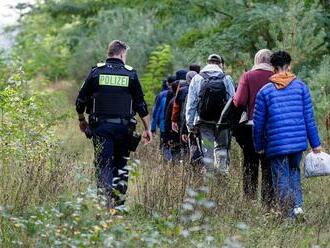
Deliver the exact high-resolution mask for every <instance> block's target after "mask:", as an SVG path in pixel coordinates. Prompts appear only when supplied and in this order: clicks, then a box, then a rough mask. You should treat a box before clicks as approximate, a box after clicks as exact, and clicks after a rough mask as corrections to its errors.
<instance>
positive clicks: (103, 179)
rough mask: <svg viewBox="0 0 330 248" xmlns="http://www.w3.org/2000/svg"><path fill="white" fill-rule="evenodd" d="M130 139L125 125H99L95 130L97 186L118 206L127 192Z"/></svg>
mask: <svg viewBox="0 0 330 248" xmlns="http://www.w3.org/2000/svg"><path fill="white" fill-rule="evenodd" d="M128 139H129V136H128V127H127V126H125V125H123V124H113V123H99V124H97V125H96V127H95V128H94V137H93V143H94V152H95V166H96V178H97V186H98V188H101V189H103V190H104V192H105V194H106V196H107V197H108V199H111V198H113V199H114V200H115V203H116V204H118V205H121V204H123V203H124V201H123V200H121V197H120V196H121V195H125V193H126V191H127V182H128V170H127V167H126V165H127V160H128V158H129V150H128V145H127V144H128ZM113 190H115V191H116V193H113ZM118 193H119V194H118Z"/></svg>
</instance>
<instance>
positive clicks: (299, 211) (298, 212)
mask: <svg viewBox="0 0 330 248" xmlns="http://www.w3.org/2000/svg"><path fill="white" fill-rule="evenodd" d="M293 214H294V215H295V216H296V217H297V216H301V215H303V214H304V210H302V208H294V209H293Z"/></svg>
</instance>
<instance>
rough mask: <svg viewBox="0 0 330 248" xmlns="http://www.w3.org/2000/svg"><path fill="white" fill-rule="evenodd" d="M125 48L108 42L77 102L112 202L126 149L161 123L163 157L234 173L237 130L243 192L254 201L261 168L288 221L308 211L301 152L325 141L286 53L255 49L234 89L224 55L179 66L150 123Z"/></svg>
mask: <svg viewBox="0 0 330 248" xmlns="http://www.w3.org/2000/svg"><path fill="white" fill-rule="evenodd" d="M128 49H129V47H128V46H127V44H126V43H125V42H122V41H119V40H114V41H112V42H110V44H109V46H108V51H107V59H106V62H104V63H99V64H98V65H97V66H95V67H93V68H92V70H91V71H90V73H89V75H88V76H87V78H86V80H85V82H84V84H83V86H82V87H81V89H80V91H79V94H78V97H77V100H76V111H77V113H78V119H79V127H80V130H81V131H82V132H84V133H85V134H86V136H87V137H89V138H91V139H92V140H93V144H94V149H95V166H96V178H97V185H98V187H99V188H100V190H101V192H102V193H103V194H104V195H105V197H106V199H107V207H108V208H113V207H118V206H122V205H123V204H124V202H125V194H126V191H127V182H128V176H129V170H128V168H127V160H128V158H129V154H130V152H131V151H135V149H136V147H137V146H138V144H139V141H140V139H141V138H143V139H144V141H145V143H147V144H148V143H151V141H152V138H153V135H152V133H155V132H156V129H157V127H158V128H159V131H160V149H161V151H162V154H163V157H164V159H165V160H167V161H172V162H173V163H176V162H178V161H180V160H183V159H185V158H188V160H189V161H190V163H191V164H193V165H195V167H202V168H203V171H209V172H211V173H214V174H216V175H218V174H225V175H226V174H228V172H229V164H230V156H229V154H230V144H231V139H232V136H234V137H235V138H236V141H237V142H238V144H239V145H240V146H241V148H242V150H243V155H244V161H243V187H244V195H245V197H246V198H247V199H256V198H257V186H258V171H259V164H260V165H261V174H262V175H261V176H262V185H261V192H262V202H263V203H264V204H265V205H266V206H268V207H272V206H274V204H275V203H278V204H279V206H280V209H281V210H282V212H283V214H284V215H285V216H288V217H290V218H295V217H296V216H298V215H300V214H302V213H303V210H302V189H301V180H300V162H301V159H302V153H303V151H304V150H306V149H307V146H308V144H307V141H309V143H310V145H311V147H312V149H313V152H315V153H319V152H320V151H321V142H320V139H319V136H318V130H317V127H316V123H315V120H314V114H313V107H312V101H311V96H310V92H309V89H308V86H307V85H306V84H305V83H304V82H302V81H301V80H300V79H298V78H297V77H296V76H295V75H294V74H293V73H292V72H291V56H290V55H289V54H288V53H287V52H285V51H278V52H274V53H272V52H271V51H270V50H267V49H263V50H260V51H258V52H257V54H256V55H255V60H254V66H253V68H252V69H251V70H249V71H247V72H244V73H243V75H242V76H241V78H240V81H239V84H238V87H237V89H236V92H235V84H234V81H233V79H232V78H231V76H230V75H228V74H226V73H225V70H224V68H225V61H224V58H223V57H222V56H220V55H218V54H211V55H210V56H209V57H208V58H207V65H205V66H204V67H203V68H201V67H200V66H199V65H197V64H192V65H190V66H189V70H185V69H181V70H178V71H177V72H176V73H175V75H174V76H169V77H168V78H167V79H166V80H164V81H163V88H162V91H161V92H160V93H159V94H158V95H157V97H156V100H155V106H154V108H153V113H152V122H151V125H150V121H149V112H148V107H147V104H146V102H145V100H144V95H143V90H142V87H141V84H140V81H139V79H138V76H137V73H136V71H135V70H134V69H133V68H132V67H130V66H128V65H126V63H125V62H126V56H127V51H128ZM85 113H87V114H88V120H86V119H85ZM135 113H138V114H139V116H140V118H141V120H142V123H143V127H144V132H143V135H142V137H141V136H139V135H138V134H137V133H136V132H135V126H136V123H137V122H136V119H135V118H134V116H135Z"/></svg>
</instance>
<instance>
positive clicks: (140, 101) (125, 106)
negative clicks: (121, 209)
mask: <svg viewBox="0 0 330 248" xmlns="http://www.w3.org/2000/svg"><path fill="white" fill-rule="evenodd" d="M76 110H77V112H78V114H83V113H84V112H86V113H87V114H89V124H90V126H91V128H92V134H93V144H94V150H95V163H96V177H97V185H98V187H99V188H102V189H103V190H104V191H105V193H106V196H107V197H108V199H111V198H113V199H115V201H116V204H119V205H121V204H123V201H122V200H121V199H122V198H119V197H118V196H119V195H121V196H122V195H125V193H126V191H127V182H128V170H127V168H126V165H127V159H128V157H129V139H130V135H131V134H130V131H129V130H130V120H131V119H132V118H133V117H134V115H135V113H136V112H137V113H138V114H139V115H140V117H141V118H143V117H145V116H147V115H148V109H147V105H146V103H145V101H144V94H143V91H142V88H141V84H140V81H139V79H138V76H137V74H136V71H135V70H134V69H133V68H132V67H130V66H127V65H125V64H124V63H123V61H122V60H120V59H117V58H108V59H107V60H106V63H101V64H98V65H97V67H95V68H93V69H92V70H91V72H90V73H89V75H88V77H87V79H86V80H85V83H84V84H83V86H82V88H81V89H80V92H79V95H78V97H77V101H76ZM118 193H119V194H118Z"/></svg>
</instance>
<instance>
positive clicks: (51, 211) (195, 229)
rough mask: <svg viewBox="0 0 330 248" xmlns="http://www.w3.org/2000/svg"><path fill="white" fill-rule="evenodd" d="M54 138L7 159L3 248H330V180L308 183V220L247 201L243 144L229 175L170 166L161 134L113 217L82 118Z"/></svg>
mask: <svg viewBox="0 0 330 248" xmlns="http://www.w3.org/2000/svg"><path fill="white" fill-rule="evenodd" d="M56 90H57V89H56ZM70 101H71V100H70ZM52 131H53V135H54V136H55V137H56V142H55V143H51V145H49V147H48V148H47V149H45V152H44V151H40V150H39V151H35V154H37V156H29V157H26V158H25V157H24V156H23V157H13V156H12V157H10V154H9V155H8V157H7V159H4V158H2V159H1V164H0V175H1V176H0V192H1V194H0V206H1V207H0V247H330V208H329V200H330V188H329V183H330V178H329V177H322V178H311V179H303V195H304V209H305V211H306V220H305V221H303V222H292V221H288V220H283V219H282V218H281V217H280V215H279V214H278V213H276V212H275V211H270V212H267V211H266V210H265V209H263V208H262V206H261V205H260V203H259V201H252V202H251V201H246V200H245V199H244V198H243V196H242V173H241V171H242V169H241V158H242V154H241V151H240V149H239V147H238V146H237V144H236V143H233V147H232V152H231V155H232V160H231V168H230V174H229V176H228V177H226V178H225V177H214V176H213V175H204V174H201V173H200V172H198V170H196V169H194V168H192V167H191V166H190V165H188V164H185V163H180V164H171V163H165V162H163V161H162V158H161V156H160V153H159V151H158V144H157V137H156V139H155V141H154V143H153V144H152V145H150V146H143V145H140V147H139V149H138V151H137V152H136V153H135V154H132V155H131V160H130V161H129V164H130V170H131V172H130V181H129V192H128V201H127V206H128V208H129V211H128V213H125V214H122V213H120V212H107V211H106V210H105V208H104V200H102V199H100V197H98V195H97V192H96V188H95V182H94V166H93V152H92V144H91V142H90V141H89V140H87V139H86V138H85V137H84V135H83V134H81V133H80V132H79V130H78V126H77V121H76V120H75V118H74V117H73V116H72V117H69V118H66V119H64V120H62V121H60V122H59V123H58V124H57V125H56V126H55V128H53V130H52ZM31 158H33V159H31Z"/></svg>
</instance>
